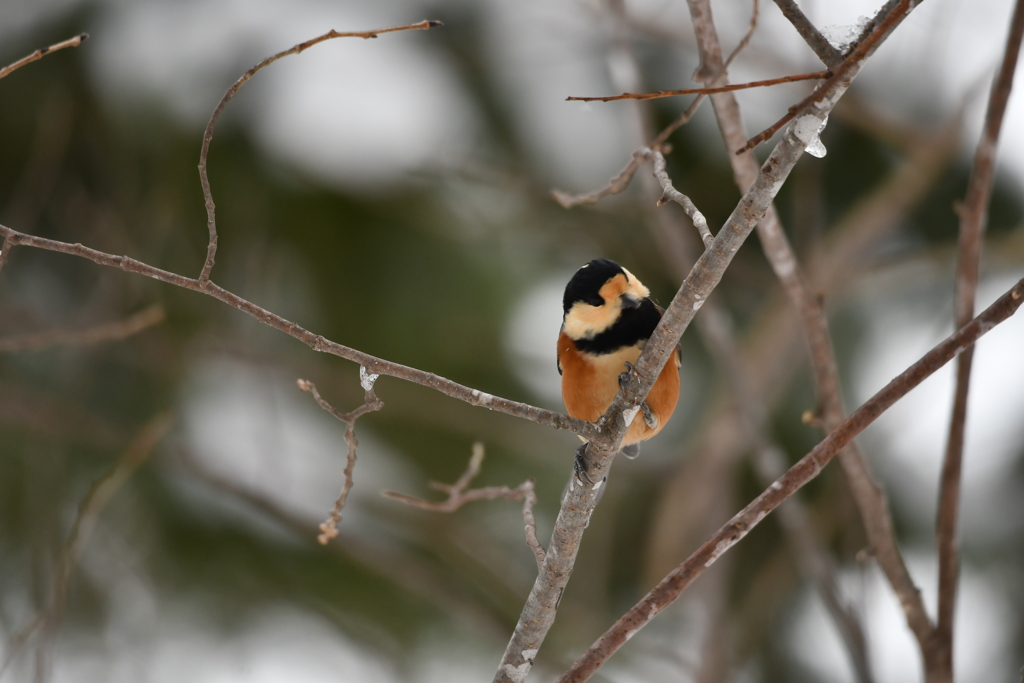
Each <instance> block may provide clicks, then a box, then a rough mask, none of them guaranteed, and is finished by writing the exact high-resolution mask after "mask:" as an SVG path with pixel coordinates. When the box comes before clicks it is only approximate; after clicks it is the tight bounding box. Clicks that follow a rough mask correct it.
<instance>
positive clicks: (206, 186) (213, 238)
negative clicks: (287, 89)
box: [199, 20, 443, 282]
mask: <svg viewBox="0 0 1024 683" xmlns="http://www.w3.org/2000/svg"><path fill="white" fill-rule="evenodd" d="M442 25H443V24H442V23H441V22H440V21H427V20H424V21H421V22H419V23H417V24H409V25H407V26H392V27H390V28H382V29H377V30H375V31H345V32H339V31H334V30H331V31H328V32H327V33H325V34H323V35H322V36H317V37H316V38H311V39H310V40H307V41H305V42H302V43H299V44H298V45H294V46H292V47H290V48H288V49H287V50H284V51H283V52H278V53H277V54H276V55H273V56H270V57H267V58H266V59H264V60H263V61H262V62H260V63H259V64H257V65H256V66H254V67H252V68H251V69H249V70H248V71H246V72H245V73H244V74H242V76H241V78H239V79H238V80H237V81H235V83H234V85H232V86H231V87H230V88H228V90H227V92H225V93H224V97H222V98H221V99H220V102H218V103H217V106H216V108H214V110H213V114H212V115H211V116H210V122H209V123H207V124H206V132H205V133H203V147H202V150H201V151H200V152H199V181H200V182H201V183H202V185H203V197H204V199H205V200H206V226H207V229H208V230H209V232H210V242H209V244H208V245H207V247H206V262H205V263H203V270H202V272H200V273H199V282H206V281H208V280H209V279H210V271H211V270H213V263H214V259H215V257H216V255H217V220H216V218H215V216H214V213H215V208H216V207H215V205H214V203H213V193H212V192H211V191H210V180H209V178H208V177H207V175H206V158H207V155H208V154H209V152H210V142H211V141H212V140H213V128H214V126H216V125H217V119H219V118H220V115H221V112H223V111H224V107H226V106H227V105H228V102H230V101H231V99H232V98H233V97H234V96H235V95H236V94H237V93H238V91H239V89H241V87H242V86H243V85H245V83H246V81H248V80H249V79H250V78H252V77H253V76H255V75H256V72H258V71H259V70H260V69H263V68H264V67H266V66H270V65H271V64H273V63H274V62H276V61H277V60H279V59H281V58H283V57H287V56H288V55H297V54H299V53H300V52H303V51H305V50H308V49H309V48H311V47H313V46H314V45H317V44H319V43H322V42H324V41H326V40H331V39H333V38H363V39H370V38H376V37H377V36H378V35H380V34H382V33H394V32H395V31H426V30H428V29H432V28H437V27H439V26H442Z"/></svg>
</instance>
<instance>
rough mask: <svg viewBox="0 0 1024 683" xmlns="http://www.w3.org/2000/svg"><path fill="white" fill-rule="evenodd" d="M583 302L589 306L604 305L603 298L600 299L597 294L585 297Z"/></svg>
mask: <svg viewBox="0 0 1024 683" xmlns="http://www.w3.org/2000/svg"><path fill="white" fill-rule="evenodd" d="M583 302H584V303H588V304H590V305H591V306H598V307H600V306H604V299H602V298H601V296H600V295H599V294H598V295H595V296H591V297H587V298H586V299H584V300H583Z"/></svg>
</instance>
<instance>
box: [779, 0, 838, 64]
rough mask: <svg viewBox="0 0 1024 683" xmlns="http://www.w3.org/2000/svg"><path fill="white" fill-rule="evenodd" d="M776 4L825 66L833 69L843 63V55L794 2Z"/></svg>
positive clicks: (784, 1) (784, 0)
mask: <svg viewBox="0 0 1024 683" xmlns="http://www.w3.org/2000/svg"><path fill="white" fill-rule="evenodd" d="M775 4H776V5H778V6H779V9H780V10H782V14H783V16H785V17H786V18H787V19H789V23H791V24H793V28H795V29H796V32H797V33H799V34H800V37H801V38H803V39H804V42H806V43H807V46H808V47H810V48H811V49H812V50H814V54H816V55H818V59H820V60H821V61H822V63H823V64H824V65H825V66H827V67H829V68H832V67H834V66H836V65H837V64H839V63H840V62H842V61H843V53H842V52H840V51H839V50H837V49H836V48H835V47H834V46H833V45H832V43H830V42H828V39H827V38H825V36H823V35H821V31H819V30H818V29H817V27H815V25H814V24H812V23H811V20H810V19H808V18H807V17H806V15H804V13H803V12H801V11H800V8H799V7H798V6H797V4H796V3H795V2H794V1H793V0H775Z"/></svg>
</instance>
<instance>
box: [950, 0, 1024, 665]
mask: <svg viewBox="0 0 1024 683" xmlns="http://www.w3.org/2000/svg"><path fill="white" fill-rule="evenodd" d="M1022 37H1024V0H1018V2H1017V3H1016V5H1015V7H1014V10H1013V18H1012V19H1011V20H1010V32H1009V36H1007V40H1006V50H1005V52H1004V54H1003V63H1002V66H1001V67H1000V69H999V75H998V76H997V78H996V80H995V82H994V83H993V84H992V91H991V93H990V94H989V101H988V114H987V115H986V117H985V129H984V131H983V132H982V135H981V140H980V141H979V142H978V149H977V150H976V152H975V155H974V167H973V168H972V169H971V178H970V181H969V182H968V186H967V197H966V199H965V200H964V205H963V206H962V207H961V208H960V210H959V214H960V244H959V258H958V260H957V272H956V294H955V300H956V324H957V326H961V325H963V324H964V322H963V321H964V320H969V319H970V318H971V317H972V316H973V315H974V300H975V297H976V294H977V290H978V269H979V263H980V260H981V242H982V235H983V234H984V232H985V224H986V223H987V219H988V215H987V214H988V204H989V198H990V197H991V194H992V178H993V175H994V173H993V172H994V169H995V161H996V147H997V144H998V142H999V133H1000V130H1001V129H1002V124H1003V117H1004V115H1005V113H1006V105H1007V102H1008V101H1009V99H1010V90H1011V89H1012V87H1013V76H1014V72H1015V71H1016V68H1017V58H1018V55H1019V53H1020V48H1021V40H1022ZM973 359H974V349H973V348H970V349H967V350H966V351H964V353H962V354H960V356H959V357H958V358H957V367H956V369H957V375H956V392H955V395H954V399H953V414H952V417H951V418H950V426H949V439H948V441H947V444H946V457H945V461H944V463H943V466H942V479H941V483H940V486H939V506H938V513H937V519H936V537H937V538H936V541H937V544H938V551H939V595H938V603H939V609H938V621H937V624H936V635H937V640H938V645H937V647H938V650H939V655H938V657H939V661H938V662H937V664H938V666H940V667H941V669H942V670H943V672H944V675H945V676H946V678H947V679H948V680H953V612H954V607H955V605H956V593H957V579H958V575H959V565H960V560H959V551H958V548H957V540H956V536H957V517H958V512H959V507H960V473H961V469H962V466H963V453H964V431H965V430H964V425H965V422H966V419H967V392H968V389H969V387H970V379H971V362H972V360H973Z"/></svg>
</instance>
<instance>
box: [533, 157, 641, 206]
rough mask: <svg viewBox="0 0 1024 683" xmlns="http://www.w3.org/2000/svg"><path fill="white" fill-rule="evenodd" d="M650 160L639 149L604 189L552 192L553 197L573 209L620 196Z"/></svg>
mask: <svg viewBox="0 0 1024 683" xmlns="http://www.w3.org/2000/svg"><path fill="white" fill-rule="evenodd" d="M650 160H651V159H650V157H648V156H647V155H646V154H645V150H644V149H638V150H637V151H635V152H633V158H632V159H631V160H630V162H629V163H628V164H626V167H625V168H624V169H622V171H620V172H619V174H618V175H617V176H615V177H614V178H612V179H611V180H610V181H609V182H608V184H607V185H605V186H604V187H602V188H600V189H598V190H594V191H593V192H588V193H586V194H569V193H568V192H563V191H562V190H552V191H551V196H552V197H554V198H555V201H557V202H558V203H559V204H561V205H562V208H563V209H572V208H574V207H577V206H582V205H584V204H596V203H597V202H599V201H601V200H602V199H604V198H605V197H607V196H608V195H610V194H618V193H620V192H622V191H623V190H625V189H626V188H627V187H629V181H630V180H632V179H633V175H634V174H635V173H636V172H637V170H638V169H639V168H640V167H641V166H642V165H644V164H646V163H647V162H649V161H650Z"/></svg>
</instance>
